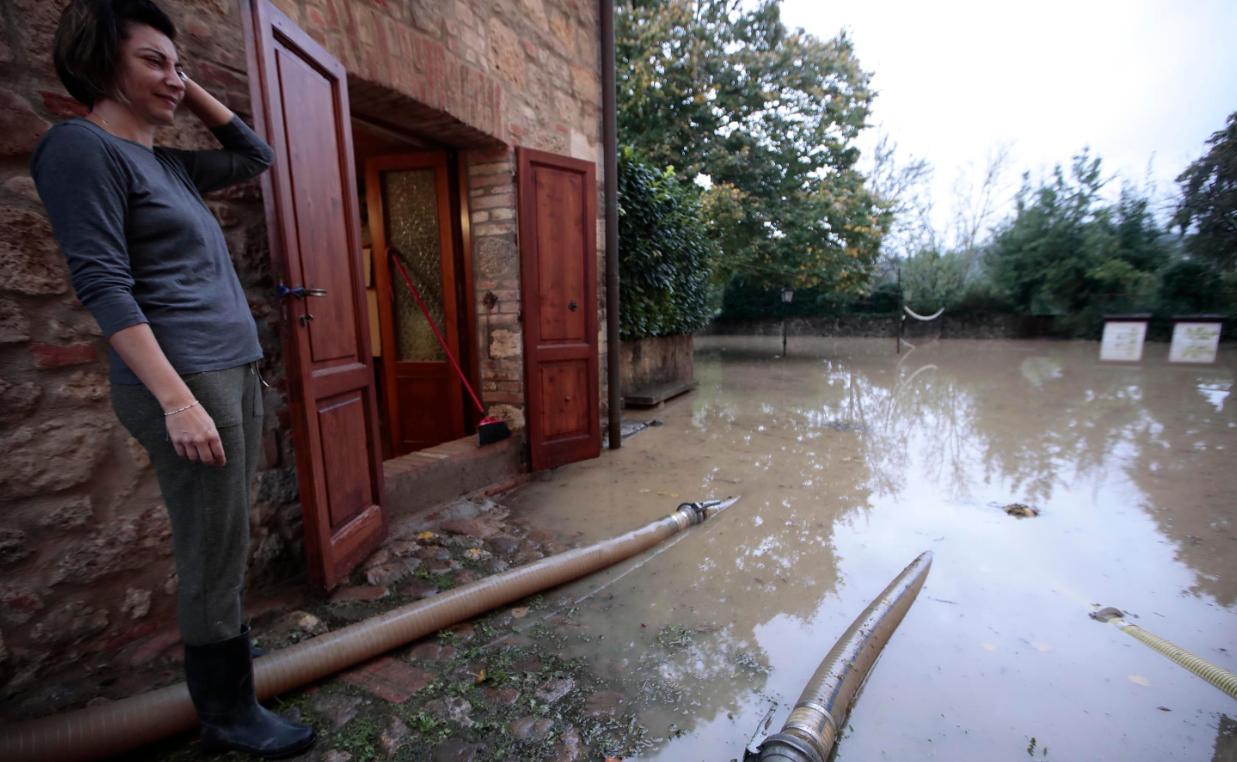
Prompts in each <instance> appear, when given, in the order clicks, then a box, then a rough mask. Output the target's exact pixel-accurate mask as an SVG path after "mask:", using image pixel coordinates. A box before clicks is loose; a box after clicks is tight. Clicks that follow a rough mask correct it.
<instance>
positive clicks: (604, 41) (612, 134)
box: [601, 0, 623, 450]
mask: <svg viewBox="0 0 1237 762" xmlns="http://www.w3.org/2000/svg"><path fill="white" fill-rule="evenodd" d="M601 93H602V95H601V100H602V109H601V110H602V115H601V119H602V143H603V146H602V149H601V150H602V151H603V153H604V154H605V159H604V170H603V174H604V175H605V177H604V181H605V197H606V386H607V392H608V394H607V397H606V398H607V403H606V404H607V407H608V408H609V411H610V429H609V430H610V449H611V450H617V449H618V448H620V447H622V446H623V390H622V367H621V365H620V363H621V362H622V361H621V360H620V354H619V348H620V346H621V345H620V341H621V340H620V338H619V240H618V108H617V105H616V103H615V76H614V0H601Z"/></svg>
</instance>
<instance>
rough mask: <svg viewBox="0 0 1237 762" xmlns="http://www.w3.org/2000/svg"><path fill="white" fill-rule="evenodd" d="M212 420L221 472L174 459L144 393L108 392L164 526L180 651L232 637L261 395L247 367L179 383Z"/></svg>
mask: <svg viewBox="0 0 1237 762" xmlns="http://www.w3.org/2000/svg"><path fill="white" fill-rule="evenodd" d="M183 378H184V381H185V384H187V385H188V387H189V390H190V391H191V392H193V396H194V397H196V398H197V399H198V401H199V402H201V403H202V407H203V408H205V409H206V412H207V413H209V414H210V416H211V418H213V419H214V421H215V427H216V428H217V429H218V430H219V438H220V441H222V443H223V453H224V456H225V457H226V458H227V465H226V466H223V467H222V468H221V467H219V466H208V465H202V464H200V463H193V462H190V461H188V460H186V459H184V458H182V457H180V456H179V455H177V454H176V450H175V449H173V447H172V443H171V441H170V440H169V439H168V434H167V426H166V421H165V419H164V416H163V409H162V408H161V407H160V406H159V403H158V401H157V400H156V399H155V397H154V395H152V394H151V393H150V392H149V391H147V389H146V387H145V386H141V385H125V384H113V385H112V407H113V408H114V409H115V411H116V416H117V417H118V418H119V419H120V422H121V423H122V424H124V426H125V428H126V429H128V430H129V433H130V434H132V435H133V437H134V439H136V440H137V441H138V442H140V443H141V445H142V447H144V448H146V452H148V453H149V454H150V462H151V464H152V465H153V466H154V469H155V476H156V477H157V478H158V480H159V489H160V491H161V492H162V493H163V501H164V503H166V505H167V510H168V515H169V517H170V518H171V523H172V546H173V552H174V554H175V557H176V575H177V577H178V578H179V591H180V592H179V595H178V600H177V620H178V622H179V624H180V633H181V637H182V638H183V640H184V642H185V644H186V645H194V646H196V645H205V644H207V643H214V642H216V641H220V640H226V639H228V638H232V637H235V636H236V635H238V634H240V632H241V626H242V624H243V623H244V622H243V612H242V597H243V594H244V591H245V566H246V563H247V561H248V557H249V485H250V484H251V483H252V482H253V475H254V472H255V471H256V470H257V465H258V447H259V445H260V443H261V437H262V388H261V382H260V380H259V377H258V373H257V368H256V366H255V365H253V364H251V365H241V366H238V367H236V368H229V369H227V370H216V371H207V372H205V373H193V374H190V375H187V376H184V377H183Z"/></svg>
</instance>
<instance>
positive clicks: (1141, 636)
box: [1091, 607, 1237, 698]
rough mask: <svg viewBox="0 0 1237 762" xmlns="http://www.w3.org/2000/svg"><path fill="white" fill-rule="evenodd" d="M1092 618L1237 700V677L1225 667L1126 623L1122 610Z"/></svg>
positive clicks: (1102, 612) (1108, 610)
mask: <svg viewBox="0 0 1237 762" xmlns="http://www.w3.org/2000/svg"><path fill="white" fill-rule="evenodd" d="M1091 618H1092V619H1095V620H1097V621H1100V622H1111V623H1112V624H1114V625H1116V626H1117V627H1118V628H1119V629H1120V630H1121V631H1122V632H1124V633H1125V634H1126V635H1129V636H1130V637H1132V638H1134V639H1136V640H1140V641H1142V642H1143V643H1144V644H1146V645H1148V646H1150V647H1151V648H1153V649H1155V650H1156V651H1159V652H1160V653H1162V654H1164V655H1165V656H1167V657H1168V658H1170V659H1172V660H1173V661H1175V662H1177V663H1178V664H1180V665H1181V666H1183V667H1185V668H1186V669H1188V670H1190V671H1191V672H1193V673H1194V674H1196V675H1198V676H1199V677H1201V678H1203V679H1204V680H1206V681H1207V682H1209V683H1211V684H1212V685H1214V686H1215V687H1217V688H1219V689H1220V690H1222V691H1224V692H1225V693H1227V694H1228V695H1229V696H1232V697H1233V698H1237V675H1234V674H1233V673H1232V672H1229V671H1228V670H1227V669H1224V668H1223V667H1217V666H1216V665H1214V664H1212V663H1211V662H1209V661H1204V660H1202V659H1200V658H1198V657H1197V656H1195V655H1194V654H1192V653H1190V652H1189V651H1187V650H1185V649H1184V648H1182V647H1180V646H1177V645H1174V644H1172V643H1170V642H1168V641H1167V640H1165V639H1164V638H1161V637H1160V636H1159V635H1154V634H1152V633H1150V632H1147V631H1146V630H1144V629H1143V628H1141V627H1139V626H1138V625H1136V624H1130V623H1129V622H1127V621H1125V614H1123V613H1121V610H1120V609H1114V608H1111V607H1109V608H1103V609H1100V610H1099V611H1095V612H1092V613H1091Z"/></svg>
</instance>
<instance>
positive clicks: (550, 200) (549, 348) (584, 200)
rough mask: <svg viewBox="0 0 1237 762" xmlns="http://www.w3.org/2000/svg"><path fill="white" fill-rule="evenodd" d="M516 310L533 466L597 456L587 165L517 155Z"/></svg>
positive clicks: (593, 188) (593, 213)
mask: <svg viewBox="0 0 1237 762" xmlns="http://www.w3.org/2000/svg"><path fill="white" fill-rule="evenodd" d="M517 161H518V163H519V194H520V195H519V208H520V273H521V300H522V301H521V306H522V309H523V314H524V369H525V379H526V383H527V385H528V392H527V399H528V418H527V420H528V438H529V452H530V456H531V457H530V460H531V461H532V467H533V470H540V469H543V468H553V467H555V466H560V465H564V464H566V463H572V462H574V461H577V460H584V459H587V458H595V457H597V456H598V455H600V454H601V422H600V411H599V410H598V404H599V402H598V400H599V396H600V389H599V387H600V378H599V375H598V365H599V361H598V357H597V352H598V337H597V241H596V236H597V181H596V169H595V167H594V166H593V164H592V163H591V162H586V161H580V160H578V159H571V158H567V157H563V156H556V155H554V154H549V153H544V152H541V151H533V150H529V149H523V148H521V149H519V151H518V152H517Z"/></svg>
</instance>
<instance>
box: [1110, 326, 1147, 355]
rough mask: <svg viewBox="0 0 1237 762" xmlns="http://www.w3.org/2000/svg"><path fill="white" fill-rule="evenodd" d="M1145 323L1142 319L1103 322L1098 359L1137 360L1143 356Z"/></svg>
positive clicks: (1145, 332) (1145, 336)
mask: <svg viewBox="0 0 1237 762" xmlns="http://www.w3.org/2000/svg"><path fill="white" fill-rule="evenodd" d="M1146 338H1147V323H1146V321H1142V320H1138V321H1135V320H1120V321H1118V320H1110V321H1108V322H1107V323H1104V338H1103V340H1102V341H1101V342H1100V359H1101V360H1105V361H1110V362H1138V361H1139V360H1141V359H1142V358H1143V342H1144V341H1145V340H1146Z"/></svg>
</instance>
